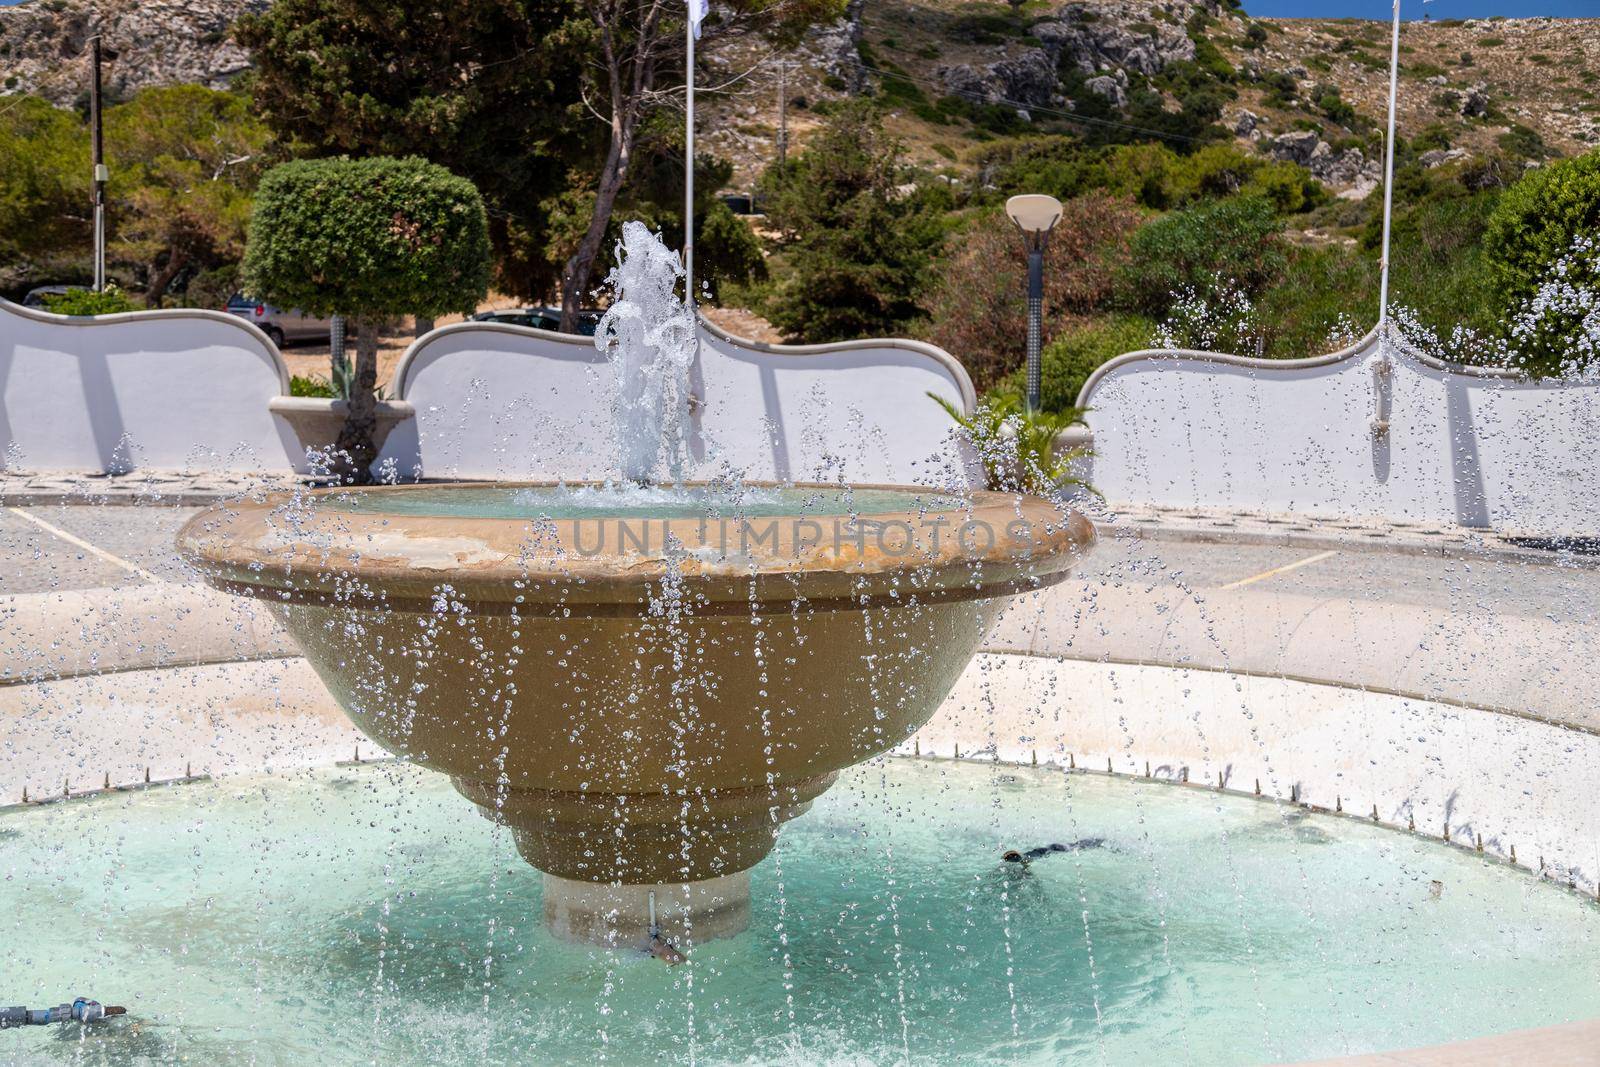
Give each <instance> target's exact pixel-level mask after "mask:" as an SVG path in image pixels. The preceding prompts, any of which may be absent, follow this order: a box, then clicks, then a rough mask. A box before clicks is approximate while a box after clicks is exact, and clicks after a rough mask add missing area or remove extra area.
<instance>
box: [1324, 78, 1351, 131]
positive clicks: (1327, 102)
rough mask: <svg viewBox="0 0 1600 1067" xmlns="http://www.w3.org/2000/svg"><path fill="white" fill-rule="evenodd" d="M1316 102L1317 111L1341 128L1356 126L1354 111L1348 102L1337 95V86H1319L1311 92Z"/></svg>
mask: <svg viewBox="0 0 1600 1067" xmlns="http://www.w3.org/2000/svg"><path fill="white" fill-rule="evenodd" d="M1313 94H1314V95H1315V97H1316V101H1317V110H1319V111H1321V112H1322V113H1323V115H1325V116H1327V117H1328V118H1329V119H1331V120H1332V121H1334V122H1337V123H1338V124H1339V125H1341V126H1351V127H1353V126H1355V125H1356V121H1357V119H1356V109H1355V108H1354V107H1352V106H1351V105H1350V103H1349V101H1347V100H1345V99H1344V97H1342V96H1340V95H1339V87H1338V86H1337V85H1319V86H1317V87H1316V89H1315V90H1313Z"/></svg>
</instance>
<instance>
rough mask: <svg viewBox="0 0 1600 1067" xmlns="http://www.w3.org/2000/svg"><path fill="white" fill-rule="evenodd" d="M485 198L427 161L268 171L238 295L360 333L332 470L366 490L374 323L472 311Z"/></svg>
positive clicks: (485, 248)
mask: <svg viewBox="0 0 1600 1067" xmlns="http://www.w3.org/2000/svg"><path fill="white" fill-rule="evenodd" d="M489 265H490V260H489V227H488V220H487V217H486V215H485V213H484V207H483V199H482V197H480V196H479V195H478V190H477V189H476V187H474V186H473V184H472V183H471V182H469V181H467V180H466V179H465V178H461V177H458V176H456V175H454V174H452V173H450V172H449V171H448V170H445V169H444V168H443V167H439V166H436V165H434V164H432V163H429V162H427V161H426V160H423V159H416V158H409V159H393V158H389V157H386V156H376V157H372V158H369V159H306V160H297V161H295V162H292V163H285V164H283V165H281V166H278V167H274V168H273V169H272V170H270V171H268V172H267V173H266V175H265V176H263V178H262V179H261V185H260V188H259V189H258V190H257V193H256V200H255V210H254V213H253V215H252V217H251V220H250V236H249V241H248V243H247V245H246V247H245V256H244V264H243V269H242V280H243V287H244V290H245V292H247V293H249V294H250V295H251V296H254V297H257V298H258V299H262V300H266V301H269V302H271V303H273V304H276V305H278V306H279V307H285V308H300V309H302V310H304V311H307V312H309V313H311V314H313V315H318V316H329V315H334V314H343V315H345V316H347V317H348V318H349V319H350V320H351V324H352V325H353V326H354V328H355V332H356V337H357V342H356V368H355V381H354V385H353V387H352V389H351V392H350V397H349V399H350V414H349V418H348V419H347V421H346V423H345V427H344V430H343V431H342V432H341V433H340V435H339V441H338V444H337V447H336V452H337V453H338V455H339V460H338V463H337V472H338V473H339V474H340V475H341V476H343V477H347V478H349V479H352V480H356V481H366V480H368V479H369V478H370V477H371V475H370V471H369V468H370V466H371V464H372V461H373V459H375V458H376V456H377V450H376V448H374V447H373V442H372V429H373V426H374V424H375V421H376V403H375V398H374V395H373V394H374V390H375V389H376V387H377V375H378V357H377V346H378V340H377V339H378V330H379V324H380V323H381V322H382V321H383V320H385V319H389V318H393V317H396V316H399V315H405V314H413V315H417V316H419V317H421V318H435V317H437V316H440V315H445V314H449V313H451V312H470V311H472V310H473V309H474V308H476V307H477V305H478V303H479V301H481V300H482V299H483V297H484V295H485V294H486V293H487V292H488V287H489Z"/></svg>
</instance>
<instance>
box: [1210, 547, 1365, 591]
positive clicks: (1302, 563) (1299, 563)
mask: <svg viewBox="0 0 1600 1067" xmlns="http://www.w3.org/2000/svg"><path fill="white" fill-rule="evenodd" d="M1338 554H1339V552H1338V550H1337V549H1330V550H1328V551H1327V552H1318V553H1317V554H1316V555H1313V556H1307V557H1306V558H1305V559H1297V560H1295V561H1294V562H1293V563H1285V564H1284V565H1283V566H1281V567H1274V568H1272V569H1271V570H1269V571H1262V572H1261V573H1260V574H1252V575H1251V576H1250V577H1248V578H1240V579H1239V580H1238V581H1237V582H1229V583H1228V584H1227V585H1224V586H1219V587H1218V588H1219V589H1238V588H1241V587H1242V586H1246V585H1250V584H1252V583H1254V582H1259V581H1261V580H1262V579H1265V578H1271V577H1272V576H1273V575H1276V574H1283V573H1285V572H1286V571H1292V570H1298V569H1299V568H1301V567H1308V566H1310V565H1311V564H1313V563H1319V562H1321V561H1322V560H1325V559H1327V558H1328V557H1329V556H1337V555H1338Z"/></svg>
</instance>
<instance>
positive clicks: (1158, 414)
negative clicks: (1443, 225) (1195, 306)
mask: <svg viewBox="0 0 1600 1067" xmlns="http://www.w3.org/2000/svg"><path fill="white" fill-rule="evenodd" d="M1384 363H1385V361H1384V359H1383V354H1382V353H1381V352H1380V350H1379V345H1378V341H1377V337H1376V334H1369V335H1368V336H1367V337H1366V338H1365V339H1363V340H1362V341H1360V342H1359V343H1357V344H1356V345H1354V346H1352V347H1351V348H1349V349H1345V350H1344V351H1342V352H1338V353H1334V354H1333V355H1331V356H1325V357H1318V358H1315V359H1304V360H1258V359H1245V358H1241V357H1235V356H1218V355H1215V354H1210V353H1202V352H1134V353H1130V354H1128V355H1125V356H1120V357H1118V358H1117V359H1114V360H1112V361H1111V362H1110V363H1107V364H1106V365H1105V366H1104V367H1102V368H1101V369H1100V370H1099V371H1098V372H1096V374H1095V375H1094V376H1093V377H1091V378H1090V380H1089V381H1088V382H1087V383H1086V384H1085V386H1084V389H1083V392H1082V393H1081V394H1080V396H1079V398H1078V403H1079V404H1080V405H1082V406H1085V407H1087V408H1089V409H1090V413H1089V416H1088V422H1089V426H1090V428H1091V430H1092V431H1093V435H1094V451H1095V456H1094V459H1093V461H1092V468H1091V471H1090V479H1091V480H1092V482H1093V484H1094V485H1095V487H1096V488H1097V489H1099V490H1100V491H1101V492H1102V493H1104V494H1105V496H1106V498H1107V499H1108V500H1110V501H1112V502H1114V503H1123V504H1158V505H1167V506H1190V507H1219V508H1229V509H1236V510H1247V511H1293V512H1303V513H1307V514H1313V515H1315V514H1323V515H1341V516H1369V517H1375V518H1388V519H1400V520H1411V521H1424V522H1445V523H1459V524H1461V525H1464V526H1474V527H1489V528H1494V529H1497V530H1502V531H1526V532H1538V533H1554V534H1595V533H1600V465H1597V464H1596V463H1595V456H1596V454H1597V452H1600V383H1593V382H1587V383H1563V384H1556V383H1549V382H1532V381H1527V380H1524V379H1522V378H1519V377H1516V376H1514V375H1511V374H1507V373H1504V372H1499V371H1484V370H1479V369H1475V368H1463V367H1454V366H1450V365H1446V364H1443V363H1439V362H1437V361H1433V360H1429V359H1425V358H1421V357H1419V356H1417V355H1415V354H1413V353H1409V352H1407V351H1405V350H1404V349H1403V348H1401V347H1400V346H1391V348H1390V359H1389V360H1388V362H1387V365H1388V367H1389V371H1388V372H1387V373H1384V371H1383V370H1382V366H1383V365H1384ZM1375 424H1376V425H1375ZM1385 424H1386V427H1387V428H1386V432H1385V431H1384V425H1385Z"/></svg>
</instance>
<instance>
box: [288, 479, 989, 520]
mask: <svg viewBox="0 0 1600 1067" xmlns="http://www.w3.org/2000/svg"><path fill="white" fill-rule="evenodd" d="M316 506H317V507H318V508H327V509H331V510H335V511H352V512H359V513H362V514H381V515H426V516H449V517H452V518H472V519H536V518H542V519H616V518H634V519H698V518H702V517H705V516H729V517H732V516H737V517H740V518H748V519H763V518H783V517H790V516H796V517H799V516H804V517H808V518H832V517H834V516H842V515H878V514H883V513H885V512H900V511H910V512H919V511H927V510H938V511H943V510H955V509H961V508H965V507H966V506H967V502H966V501H964V500H962V499H960V498H959V497H954V496H950V495H947V494H942V493H936V492H934V491H933V490H928V491H926V492H913V491H907V490H903V489H865V488H850V489H808V488H799V487H789V488H779V487H768V486H732V487H726V488H722V487H716V488H713V487H705V486H690V487H686V488H683V489H674V488H672V487H670V486H636V485H618V486H592V485H589V486H573V487H560V486H537V487H522V488H517V487H514V486H503V485H473V484H471V483H463V484H455V485H439V486H427V487H424V488H419V489H407V490H405V491H403V492H363V491H361V490H359V489H356V490H346V491H343V492H338V493H329V494H325V495H322V496H319V497H317V498H316Z"/></svg>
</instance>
